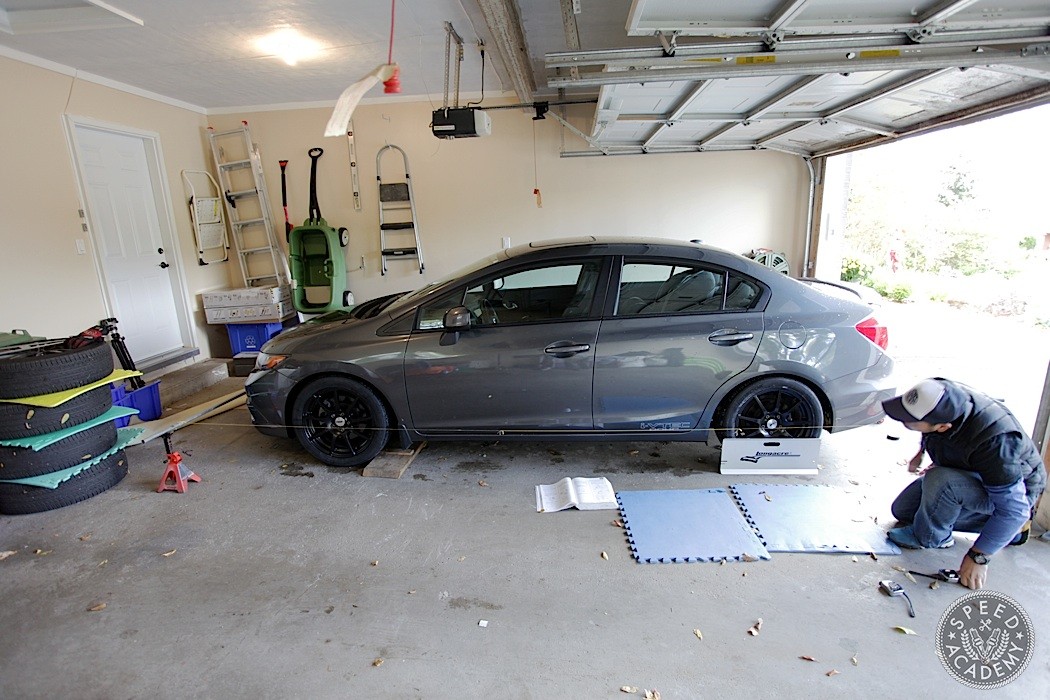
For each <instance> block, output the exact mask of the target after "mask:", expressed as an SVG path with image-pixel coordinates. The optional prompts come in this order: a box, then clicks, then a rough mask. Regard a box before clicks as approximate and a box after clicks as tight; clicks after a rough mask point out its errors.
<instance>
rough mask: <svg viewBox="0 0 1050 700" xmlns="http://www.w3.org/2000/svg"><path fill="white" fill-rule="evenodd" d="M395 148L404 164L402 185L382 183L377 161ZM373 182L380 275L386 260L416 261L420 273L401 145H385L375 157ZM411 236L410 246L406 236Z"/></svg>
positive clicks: (416, 230) (413, 203)
mask: <svg viewBox="0 0 1050 700" xmlns="http://www.w3.org/2000/svg"><path fill="white" fill-rule="evenodd" d="M390 149H394V150H396V151H397V152H398V153H400V154H401V161H402V163H403V164H404V171H405V181H404V182H390V183H384V182H383V170H382V166H381V163H380V161H381V160H382V158H383V154H384V153H386V152H387V151H388V150H390ZM376 180H378V181H379V255H380V257H381V258H382V261H383V265H382V274H384V275H385V274H386V273H387V266H386V263H387V260H402V259H405V260H407V259H410V258H415V259H416V260H417V261H418V262H419V274H423V249H422V248H421V247H420V246H419V225H418V223H417V219H416V201H415V198H414V197H413V196H412V175H411V174H410V173H409V171H408V156H407V155H405V152H404V150H402V149H401V147H400V146H395V145H393V144H388V145H386V146H383V147H382V148H380V149H379V153H377V154H376ZM409 235H411V236H412V244H411V245H409V240H408V236H409Z"/></svg>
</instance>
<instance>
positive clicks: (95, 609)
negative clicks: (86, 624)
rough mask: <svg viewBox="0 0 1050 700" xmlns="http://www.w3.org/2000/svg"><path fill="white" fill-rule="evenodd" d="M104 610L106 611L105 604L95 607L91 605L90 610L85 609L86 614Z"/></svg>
mask: <svg viewBox="0 0 1050 700" xmlns="http://www.w3.org/2000/svg"><path fill="white" fill-rule="evenodd" d="M105 609H106V604H105V603H98V604H97V605H92V606H91V607H90V608H88V609H87V611H88V612H99V611H101V610H105Z"/></svg>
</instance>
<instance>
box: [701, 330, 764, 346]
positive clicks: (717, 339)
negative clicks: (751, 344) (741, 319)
mask: <svg viewBox="0 0 1050 700" xmlns="http://www.w3.org/2000/svg"><path fill="white" fill-rule="evenodd" d="M754 337H755V334H754V333H748V332H744V333H741V332H740V331H738V330H736V329H734V328H725V329H722V330H720V331H715V332H714V333H712V334H711V335H709V336H707V339H708V340H710V341H711V342H712V343H714V344H715V345H736V344H737V343H742V342H744V341H745V340H751V339H753V338H754Z"/></svg>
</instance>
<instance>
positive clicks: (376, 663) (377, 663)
mask: <svg viewBox="0 0 1050 700" xmlns="http://www.w3.org/2000/svg"><path fill="white" fill-rule="evenodd" d="M372 665H373V666H376V667H379V666H382V665H383V659H381V658H379V659H376V660H375V661H373V662H372Z"/></svg>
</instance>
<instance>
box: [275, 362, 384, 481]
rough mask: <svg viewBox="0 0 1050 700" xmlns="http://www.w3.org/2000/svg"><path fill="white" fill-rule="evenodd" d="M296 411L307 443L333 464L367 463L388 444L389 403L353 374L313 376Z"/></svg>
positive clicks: (300, 432) (301, 439) (311, 450)
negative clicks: (386, 403) (387, 404)
mask: <svg viewBox="0 0 1050 700" xmlns="http://www.w3.org/2000/svg"><path fill="white" fill-rule="evenodd" d="M291 415H292V418H293V420H294V421H295V423H294V428H295V436H296V438H298V440H299V443H300V444H301V445H302V446H303V448H305V449H306V451H307V452H309V453H310V454H312V455H313V456H314V457H316V458H317V459H319V460H321V461H322V462H324V463H325V464H329V465H331V466H333V467H363V466H365V465H366V464H368V463H369V462H370V461H372V459H373V458H374V457H375V456H376V455H377V454H379V452H380V451H381V450H382V449H383V447H385V446H386V442H387V437H388V433H387V429H388V428H389V425H390V418H389V416H388V414H387V411H386V407H385V406H384V405H383V402H382V401H381V400H380V399H379V397H378V396H377V395H376V393H375V392H374V391H373V390H372V389H370V388H369V387H367V386H365V385H364V384H362V383H361V382H359V381H357V380H355V379H350V378H349V377H321V378H319V379H315V380H313V381H311V382H310V383H308V384H307V385H306V386H304V387H303V390H302V391H301V392H299V394H298V396H297V397H296V399H295V403H294V405H293V407H292V413H291Z"/></svg>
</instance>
